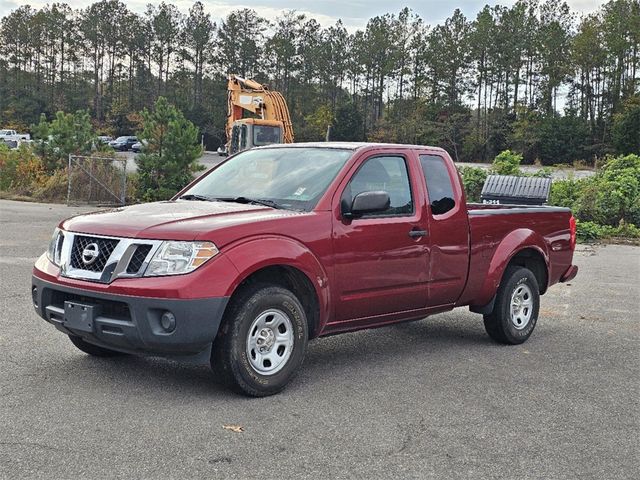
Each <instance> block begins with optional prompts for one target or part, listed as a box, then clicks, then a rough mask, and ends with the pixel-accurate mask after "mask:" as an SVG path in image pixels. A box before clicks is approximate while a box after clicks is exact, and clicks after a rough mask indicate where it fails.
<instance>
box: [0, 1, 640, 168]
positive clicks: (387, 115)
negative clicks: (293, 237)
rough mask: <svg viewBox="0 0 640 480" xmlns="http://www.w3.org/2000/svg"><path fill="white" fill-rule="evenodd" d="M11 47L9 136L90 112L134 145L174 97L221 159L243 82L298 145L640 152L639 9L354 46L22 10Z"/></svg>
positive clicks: (254, 27) (320, 36)
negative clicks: (288, 124)
mask: <svg viewBox="0 0 640 480" xmlns="http://www.w3.org/2000/svg"><path fill="white" fill-rule="evenodd" d="M0 45H2V51H1V52H0V127H16V128H18V129H28V128H29V126H30V125H32V124H35V123H36V122H37V121H38V119H39V117H40V114H41V113H45V114H46V115H47V117H49V118H53V117H55V114H56V112H57V111H76V110H84V109H86V110H88V112H89V114H90V116H91V119H92V121H93V123H94V125H95V127H96V128H97V129H98V131H100V132H102V133H106V134H114V135H115V134H124V133H130V132H132V131H136V130H139V129H140V125H141V120H142V119H141V115H140V113H139V112H141V111H142V110H143V109H144V108H148V107H150V106H151V105H153V104H154V102H155V101H156V99H157V98H158V97H161V96H162V97H165V98H167V99H168V100H169V101H170V102H171V103H173V104H174V105H176V106H177V107H178V108H179V109H180V110H182V111H183V112H184V115H185V117H186V118H187V119H189V120H190V121H192V122H193V123H194V124H195V125H196V126H197V127H198V128H199V129H200V132H201V133H202V134H204V135H205V139H206V143H207V146H208V147H209V148H215V147H217V146H218V145H219V144H220V143H221V142H224V124H225V118H226V77H227V74H229V73H236V74H239V75H241V76H244V77H251V78H255V79H256V80H258V81H259V82H262V83H266V84H268V85H269V86H270V87H271V88H273V89H275V90H278V91H280V92H282V93H283V95H284V96H285V98H286V99H287V102H288V104H289V108H290V111H291V114H292V118H293V124H294V130H295V134H296V140H297V141H304V140H321V139H323V138H324V136H325V133H326V130H327V127H328V126H329V125H332V139H335V140H370V141H385V142H400V143H418V144H434V145H440V146H443V147H445V148H446V149H447V150H448V151H449V152H450V153H451V154H452V156H453V157H454V158H455V159H457V160H461V161H487V160H491V159H493V158H494V157H495V155H496V154H497V153H498V152H501V151H503V150H505V149H507V148H511V149H513V150H515V151H518V152H520V153H521V154H522V155H523V156H524V161H525V162H528V163H530V162H533V161H534V160H536V159H539V160H541V161H542V163H544V164H553V163H569V162H573V161H575V160H584V161H586V162H591V161H593V159H595V158H597V157H602V156H605V155H607V154H609V153H621V154H628V153H640V80H639V79H638V76H639V74H640V72H638V69H639V66H640V65H639V64H640V51H639V46H640V1H639V0H611V1H609V2H608V3H606V4H604V5H602V6H601V7H600V8H599V9H598V11H597V12H595V13H593V14H591V15H585V16H578V15H577V14H576V13H575V12H572V11H571V9H570V7H569V6H568V5H567V4H566V3H564V2H558V1H557V0H546V1H538V0H518V1H516V3H515V4H514V5H513V6H510V7H507V6H501V5H497V6H494V7H490V6H485V7H484V8H483V9H482V10H481V11H479V12H478V13H477V15H476V16H475V17H474V18H467V17H465V15H463V13H462V12H461V11H460V10H455V11H453V12H452V14H451V16H450V17H449V18H447V19H446V20H445V21H444V22H442V23H441V24H438V25H430V24H429V22H428V19H423V18H421V17H420V16H419V15H417V14H416V13H415V12H413V11H412V10H410V9H408V8H404V9H402V10H401V11H400V12H398V13H389V14H385V15H381V16H376V17H373V18H371V19H370V20H369V21H368V22H367V24H366V26H365V27H364V28H363V29H359V30H356V31H353V32H350V31H349V30H347V28H346V27H345V26H344V24H343V23H342V22H341V21H337V22H336V23H335V25H332V26H329V27H323V26H321V25H320V24H319V23H318V22H317V21H316V20H315V19H313V18H309V17H307V16H306V15H304V14H301V13H299V12H296V11H285V12H283V13H282V14H281V15H280V16H279V17H278V18H276V19H275V21H269V20H267V19H265V18H262V17H261V16H259V15H258V14H257V13H256V12H255V11H254V10H251V9H239V10H236V11H233V12H231V13H230V14H229V15H228V16H227V17H226V18H225V19H224V20H222V21H221V22H220V23H219V24H216V22H214V20H213V19H212V17H211V14H210V13H207V11H206V10H205V8H204V5H203V4H202V3H200V2H196V3H194V4H193V6H192V7H191V8H190V9H189V11H188V12H181V11H179V10H178V9H177V7H176V6H175V5H173V4H170V3H165V2H162V3H160V4H155V5H152V4H150V5H148V7H147V10H146V11H145V12H144V13H143V14H138V13H135V12H132V11H131V10H129V9H128V8H127V6H126V5H125V4H124V3H123V2H121V1H120V0H102V1H100V2H97V3H93V4H91V5H90V6H88V7H87V8H84V9H72V8H71V7H70V6H69V5H67V4H64V3H53V4H51V5H47V6H45V7H43V8H41V9H34V8H32V7H30V6H28V5H24V6H21V7H19V8H17V9H15V10H13V11H12V12H11V13H10V14H8V15H6V16H5V17H3V18H2V19H1V21H0Z"/></svg>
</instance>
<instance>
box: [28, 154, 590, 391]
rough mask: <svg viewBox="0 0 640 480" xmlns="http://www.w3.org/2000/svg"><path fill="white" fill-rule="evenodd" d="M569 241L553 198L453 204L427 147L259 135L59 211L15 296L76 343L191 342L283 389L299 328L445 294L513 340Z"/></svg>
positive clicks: (132, 348) (375, 321)
mask: <svg viewBox="0 0 640 480" xmlns="http://www.w3.org/2000/svg"><path fill="white" fill-rule="evenodd" d="M575 242H576V223H575V221H574V218H573V216H572V215H571V211H570V210H569V209H567V208H559V207H541V206H521V205H518V206H514V205H509V206H505V205H482V204H469V205H467V203H466V200H465V195H464V190H463V187H462V184H461V181H460V176H459V175H458V172H457V170H456V167H455V165H454V163H453V161H452V160H451V158H450V157H449V155H448V154H447V152H446V151H444V150H442V149H440V148H433V147H424V146H410V145H389V144H362V143H311V144H289V145H272V146H267V147H261V148H256V149H252V150H248V151H245V152H241V153H239V154H238V155H235V156H233V157H231V158H229V159H228V160H226V161H225V162H222V163H221V164H220V165H218V166H216V167H214V168H213V169H211V170H210V171H209V172H208V173H206V174H205V175H203V176H201V177H200V178H198V179H197V180H195V181H194V182H193V183H191V184H190V185H189V186H187V187H186V188H185V189H183V190H182V191H181V192H180V193H178V194H177V195H176V196H175V197H174V198H173V199H172V200H171V201H164V202H156V203H148V204H142V205H132V206H129V207H125V208H118V209H115V210H110V211H103V212H96V213H93V214H89V215H80V216H76V217H73V218H71V219H69V220H66V221H64V222H61V223H60V225H59V226H58V228H56V230H55V231H54V234H53V237H52V239H51V243H50V247H49V250H48V252H46V253H45V254H43V255H42V256H41V257H40V258H39V259H38V261H37V262H36V264H35V267H34V269H33V279H32V287H31V293H32V298H33V305H34V307H35V309H36V312H37V313H38V314H39V315H40V316H41V317H42V318H44V319H45V320H46V321H48V322H49V323H51V324H53V325H54V326H55V327H56V328H57V329H58V330H60V331H61V332H63V333H65V334H67V335H69V337H70V340H71V342H73V344H74V345H75V346H76V347H78V348H79V349H80V350H82V351H84V352H86V353H88V354H90V355H97V356H112V355H117V354H122V353H133V354H141V353H147V354H152V355H166V356H171V357H172V358H176V357H179V356H183V357H184V358H186V357H189V356H192V358H191V360H195V361H205V362H207V363H209V362H210V364H211V366H212V367H213V369H214V370H215V371H216V372H217V374H218V375H219V377H220V378H221V379H222V380H223V381H224V382H226V383H227V384H229V385H230V386H232V387H233V388H235V389H237V390H240V391H242V392H244V393H246V394H249V395H253V396H264V395H271V394H274V393H277V392H279V391H280V390H282V389H283V388H284V387H285V385H286V384H287V382H288V381H289V380H290V379H291V378H292V376H293V375H294V374H295V372H296V370H297V369H298V368H299V367H300V365H301V364H302V360H303V358H304V355H305V351H306V348H307V341H308V340H309V339H313V338H316V337H320V336H324V335H332V334H336V333H340V332H348V331H353V330H359V329H363V328H372V327H378V326H382V325H387V324H390V323H395V322H401V321H409V320H418V319H421V318H424V317H426V316H428V315H431V314H434V313H439V312H444V311H448V310H451V309H453V308H455V307H461V306H468V307H469V308H470V310H471V311H473V312H477V313H481V314H482V315H483V316H484V326H485V329H486V331H487V333H488V335H489V336H490V337H491V338H492V339H493V340H495V341H497V342H500V343H504V344H520V343H522V342H524V341H526V340H527V339H528V338H529V336H530V335H531V333H532V332H533V330H534V327H535V326H536V322H537V319H538V313H539V311H540V310H539V309H540V296H541V295H543V294H544V293H545V292H546V291H547V289H548V288H549V287H550V286H551V285H554V284H556V283H558V282H566V281H569V280H571V279H573V278H574V277H575V276H576V274H577V271H578V268H577V267H576V266H574V265H573V264H572V260H573V252H574V248H575ZM461 355H463V354H462V353H461ZM193 356H194V357H195V358H193ZM425 368H426V369H427V370H428V367H425ZM427 370H425V371H427Z"/></svg>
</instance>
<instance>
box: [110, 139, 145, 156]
mask: <svg viewBox="0 0 640 480" xmlns="http://www.w3.org/2000/svg"><path fill="white" fill-rule="evenodd" d="M137 142H138V138H137V137H135V136H132V135H124V136H122V137H118V138H116V139H115V140H112V141H111V142H109V146H110V147H111V148H113V149H114V150H118V151H120V152H126V151H128V150H131V147H133V145H134V144H135V143H137Z"/></svg>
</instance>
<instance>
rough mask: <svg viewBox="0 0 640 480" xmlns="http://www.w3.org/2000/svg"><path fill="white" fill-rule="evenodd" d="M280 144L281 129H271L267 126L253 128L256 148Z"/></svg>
mask: <svg viewBox="0 0 640 480" xmlns="http://www.w3.org/2000/svg"><path fill="white" fill-rule="evenodd" d="M272 143H280V127H270V126H267V125H254V126H253V144H254V145H255V146H256V147H259V146H261V145H270V144H272Z"/></svg>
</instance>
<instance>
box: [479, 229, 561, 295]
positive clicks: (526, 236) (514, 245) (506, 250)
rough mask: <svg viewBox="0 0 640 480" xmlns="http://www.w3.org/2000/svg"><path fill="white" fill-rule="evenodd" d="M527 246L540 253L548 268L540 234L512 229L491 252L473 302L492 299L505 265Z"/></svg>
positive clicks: (547, 255) (547, 256)
mask: <svg viewBox="0 0 640 480" xmlns="http://www.w3.org/2000/svg"><path fill="white" fill-rule="evenodd" d="M527 248H531V249H534V250H536V251H537V252H539V253H540V255H542V257H543V258H544V263H545V265H546V267H547V270H548V268H549V252H548V248H547V244H546V242H545V241H544V238H543V237H542V235H540V234H539V233H536V232H534V231H533V230H530V229H528V228H519V229H517V230H514V231H512V232H511V233H509V234H508V235H507V236H505V237H504V238H503V239H502V241H501V242H500V243H499V244H498V247H497V248H496V250H495V252H494V253H493V257H492V258H491V262H490V263H489V269H488V270H487V274H486V276H485V279H484V283H483V285H482V288H481V289H480V292H479V294H478V296H477V299H475V301H474V302H473V303H474V304H476V305H486V304H488V303H489V302H490V301H491V300H492V299H493V297H494V295H495V294H496V292H497V291H498V287H499V286H500V281H501V280H502V276H503V275H504V271H505V269H506V268H507V265H508V264H509V262H510V261H511V259H512V258H513V257H514V256H515V255H516V254H517V253H518V252H520V251H522V250H524V249H527Z"/></svg>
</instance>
